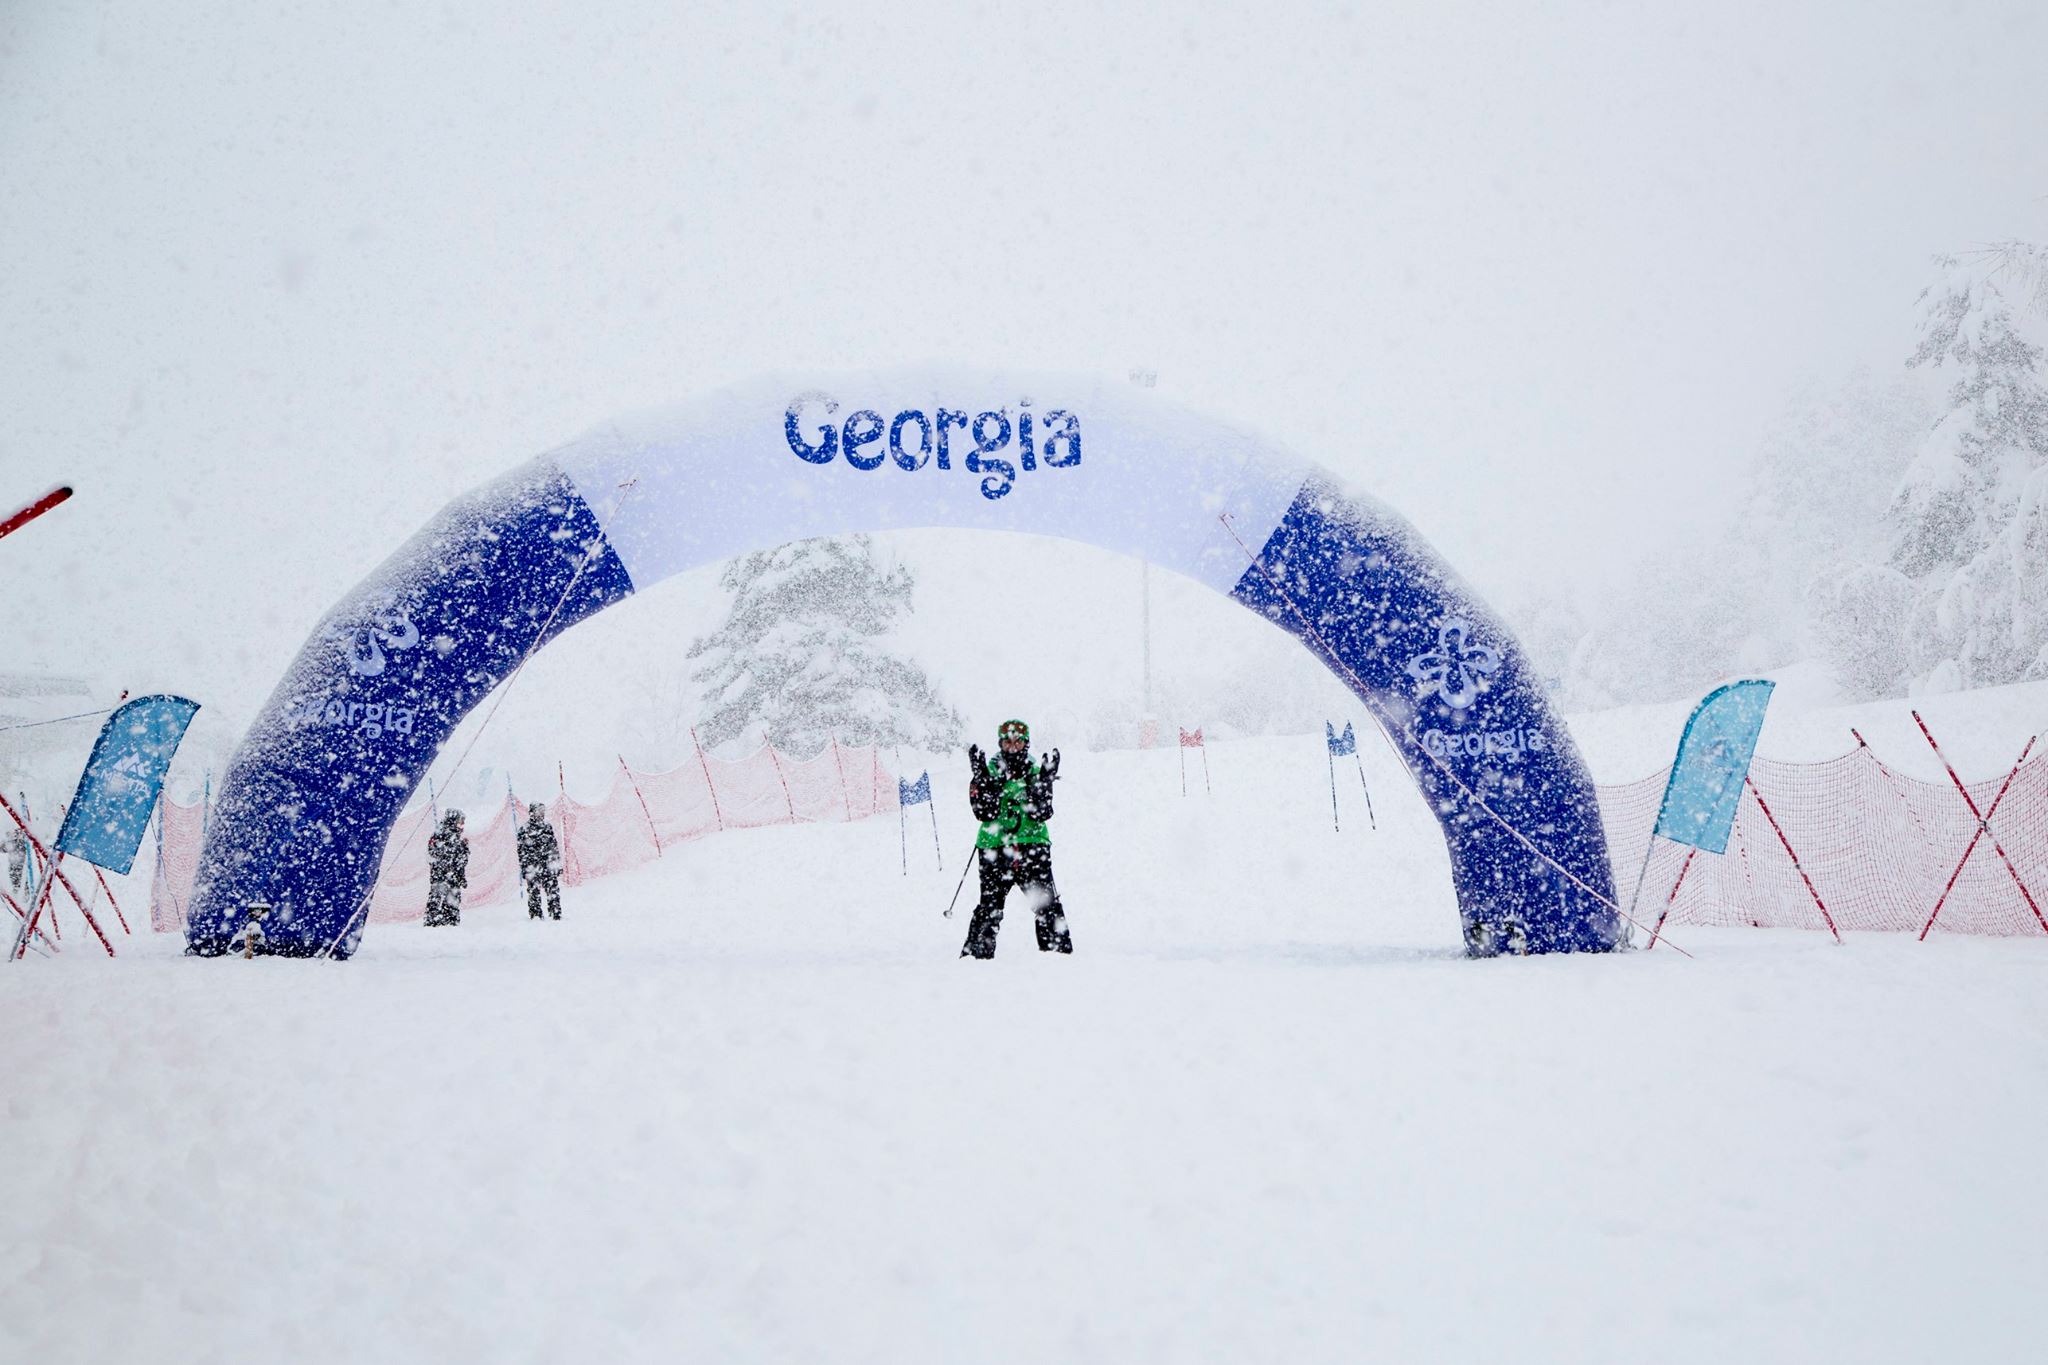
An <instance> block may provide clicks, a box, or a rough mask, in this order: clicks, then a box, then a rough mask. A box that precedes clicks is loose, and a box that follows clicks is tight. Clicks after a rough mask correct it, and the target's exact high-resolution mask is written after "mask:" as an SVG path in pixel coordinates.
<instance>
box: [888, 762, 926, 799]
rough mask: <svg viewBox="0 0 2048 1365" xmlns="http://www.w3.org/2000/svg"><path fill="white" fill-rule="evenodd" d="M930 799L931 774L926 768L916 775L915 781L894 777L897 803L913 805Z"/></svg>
mask: <svg viewBox="0 0 2048 1365" xmlns="http://www.w3.org/2000/svg"><path fill="white" fill-rule="evenodd" d="M931 799H932V774H931V769H929V768H927V769H925V770H924V771H923V772H921V773H919V774H918V775H917V781H915V782H905V781H904V780H903V779H902V778H900V777H899V778H897V779H896V800H897V804H898V805H904V806H915V805H919V804H921V803H922V802H925V801H929V800H931Z"/></svg>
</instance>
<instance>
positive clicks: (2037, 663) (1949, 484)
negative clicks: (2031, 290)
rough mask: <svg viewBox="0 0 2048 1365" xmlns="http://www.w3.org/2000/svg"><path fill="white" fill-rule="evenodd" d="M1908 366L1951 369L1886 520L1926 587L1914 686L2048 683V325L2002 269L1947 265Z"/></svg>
mask: <svg viewBox="0 0 2048 1365" xmlns="http://www.w3.org/2000/svg"><path fill="white" fill-rule="evenodd" d="M1941 263H1942V265H1943V266H1944V268H1945V270H1946V272H1947V273H1946V276H1945V278H1944V279H1943V280H1942V281H1941V282H1940V283H1939V284H1936V285H1934V286H1932V287H1931V288H1929V289H1928V290H1927V291H1926V292H1925V293H1924V294H1923V295H1922V296H1921V302H1922V307H1923V314H1922V323H1921V336H1920V344H1919V347H1918V348H1917V349H1916V350H1915V351H1914V353H1913V356H1912V359H1911V360H1910V361H1908V364H1911V365H1914V366H1925V367H1930V368H1936V369H1950V370H1952V371H1953V372H1954V374H1955V383H1954V384H1953V385H1952V386H1951V388H1950V390H1949V410H1948V412H1947V414H1946V415H1944V416H1943V417H1942V419H1941V420H1940V421H1939V422H1937V423H1936V424H1935V426H1934V429H1933V430H1932V431H1931V432H1929V433H1928V435H1927V438H1926V440H1925V442H1924V443H1923V444H1922V446H1921V448H1920V452H1919V454H1918V455H1917V456H1916V457H1915V458H1914V460H1913V462H1912V464H1911V465H1909V466H1908V467H1907V469H1906V472H1905V475H1904V477H1903V478H1902V479H1901V480H1900V482H1899V487H1898V491H1897V493H1896V494H1895V496H1894V497H1893V500H1892V505H1891V508H1890V510H1889V511H1888V512H1887V514H1886V518H1885V520H1886V525H1887V529H1888V530H1889V532H1890V562H1891V567H1892V568H1894V569H1895V570H1897V571H1898V572H1899V573H1901V574H1903V575H1905V577H1906V578H1908V579H1909V580H1911V581H1912V583H1913V585H1914V587H1915V589H1916V592H1915V602H1914V610H1913V613H1912V618H1911V622H1910V634H1911V640H1910V646H1911V653H1910V654H1909V656H1908V658H1907V660H1906V667H1907V671H1908V672H1909V673H1910V675H1911V677H1912V687H1913V690H1915V691H1947V690H1951V689H1955V688H1964V687H1988V686H1994V685H1997V684H1999V683H2008V682H2018V681H2021V680H2023V679H2030V678H2040V677H2048V385H2044V375H2043V372H2042V365H2041V362H2042V347H2041V345H2040V344H2038V342H2037V340H2036V339H2035V338H2034V337H2033V336H2030V335H2029V332H2030V331H2034V332H2038V331H2039V330H2040V329H2041V321H2040V319H2038V318H2037V317H2033V316H2029V314H2028V312H2027V310H2026V309H2025V308H2024V304H2023V307H2022V310H2021V312H2020V315H2019V316H2018V317H2015V315H2014V309H2013V308H2012V307H2011V305H2010V304H2009V303H2008V301H2007V300H2006V298H2005V296H2004V295H2003V294H2002V293H2001V290H2000V285H1999V281H1998V273H1999V272H1997V271H1992V270H1986V269H1985V268H1983V267H1982V266H1971V265H1965V264H1962V263H1959V262H1956V261H1954V260H1948V259H1944V260H1943V261H1942V262H1941Z"/></svg>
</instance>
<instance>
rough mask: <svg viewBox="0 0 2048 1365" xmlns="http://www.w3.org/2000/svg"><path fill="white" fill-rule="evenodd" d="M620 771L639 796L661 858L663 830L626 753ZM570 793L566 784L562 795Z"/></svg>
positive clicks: (655, 848)
mask: <svg viewBox="0 0 2048 1365" xmlns="http://www.w3.org/2000/svg"><path fill="white" fill-rule="evenodd" d="M556 771H557V772H560V771H561V768H560V767H559V765H558V766H557V767H556ZM619 771H620V772H622V773H624V774H625V775H626V782H627V783H628V785H630V786H631V787H632V788H633V795H634V796H636V797H638V798H639V801H640V814H641V815H642V816H644V817H645V818H646V820H647V832H648V833H649V834H652V835H653V836H654V856H655V857H657V858H659V857H660V856H661V831H660V830H658V829H656V828H655V827H654V812H653V811H650V810H649V809H647V798H646V797H645V796H641V795H640V779H639V778H637V777H635V776H633V770H632V769H631V768H628V767H627V766H626V756H625V755H624V754H620V755H619ZM568 794H569V792H568V788H567V787H566V786H565V787H564V788H563V789H562V795H563V796H564V797H566V796H568Z"/></svg>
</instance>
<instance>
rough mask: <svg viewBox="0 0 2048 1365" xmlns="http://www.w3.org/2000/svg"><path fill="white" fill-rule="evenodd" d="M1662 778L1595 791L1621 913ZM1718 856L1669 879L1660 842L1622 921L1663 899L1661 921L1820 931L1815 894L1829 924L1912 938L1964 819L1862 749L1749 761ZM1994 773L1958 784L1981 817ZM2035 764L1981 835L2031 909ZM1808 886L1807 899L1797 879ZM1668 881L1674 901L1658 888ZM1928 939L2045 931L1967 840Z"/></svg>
mask: <svg viewBox="0 0 2048 1365" xmlns="http://www.w3.org/2000/svg"><path fill="white" fill-rule="evenodd" d="M1668 772H1669V770H1666V772H1663V773H1658V774H1657V775H1655V776H1654V777H1646V778H1643V779H1642V780H1641V781H1639V782H1630V783H1627V784H1625V785H1622V786H1614V787H1602V788H1600V815H1601V820H1602V822H1603V823H1604V824H1605V825H1606V827H1607V847H1608V851H1609V854H1610V856H1611V857H1612V858H1613V861H1614V885H1615V890H1616V893H1617V894H1618V895H1619V896H1620V897H1621V900H1622V904H1623V906H1624V908H1626V906H1627V904H1628V898H1629V896H1630V894H1631V892H1632V891H1633V890H1634V887H1635V885H1636V877H1637V874H1638V872H1639V871H1641V869H1642V866H1643V862H1642V860H1643V851H1644V846H1645V844H1646V842H1647V841H1648V840H1649V837H1650V827H1651V825H1652V824H1653V823H1654V822H1655V820H1656V818H1657V806H1658V803H1659V802H1660V801H1661V800H1662V799H1663V795H1664V782H1665V778H1666V777H1667V776H1668ZM1749 777H1750V782H1751V783H1752V784H1753V786H1754V790H1748V789H1745V790H1744V792H1743V794H1742V801H1741V804H1740V805H1739V806H1738V807H1737V808H1736V814H1735V827H1734V831H1733V833H1732V834H1731V836H1730V838H1729V840H1728V848H1727V851H1726V852H1725V853H1721V854H1713V853H1704V852H1703V853H1700V854H1698V855H1696V856H1694V857H1693V858H1692V862H1691V865H1690V866H1689V867H1685V878H1684V880H1683V882H1679V880H1678V878H1679V870H1680V868H1681V867H1682V866H1684V865H1685V862H1686V856H1687V854H1688V853H1690V852H1691V850H1690V849H1688V848H1686V847H1685V846H1683V845H1680V844H1674V843H1671V842H1669V841H1668V840H1664V839H1659V840H1658V841H1657V843H1656V848H1655V850H1654V851H1653V852H1652V853H1651V855H1650V864H1649V873H1648V875H1647V876H1646V877H1644V879H1643V891H1642V898H1641V900H1640V901H1639V902H1638V903H1637V906H1636V910H1635V918H1636V919H1637V920H1638V921H1640V922H1641V923H1643V924H1644V925H1651V924H1654V923H1655V922H1656V919H1657V916H1658V915H1659V914H1661V913H1663V910H1664V907H1665V905H1666V903H1667V900H1668V902H1669V904H1670V907H1671V914H1670V918H1669V920H1668V921H1667V926H1668V925H1684V924H1707V925H1740V924H1747V925H1755V926H1758V927H1760V928H1803V929H1825V928H1826V927H1827V926H1826V922H1825V920H1823V918H1822V916H1821V912H1820V909H1819V907H1818V906H1816V905H1815V903H1814V897H1815V895H1818V896H1819V898H1820V901H1821V904H1824V905H1825V906H1826V907H1827V911H1828V914H1829V915H1830V916H1832V917H1833V919H1834V922H1835V924H1836V926H1837V927H1838V928H1840V929H1843V930H1850V929H1890V930H1900V931H1906V932H1910V933H1915V934H1917V933H1919V932H1920V931H1921V929H1922V928H1923V927H1924V926H1925V925H1926V924H1927V920H1928V916H1929V915H1930V914H1931V913H1932V912H1933V910H1934V907H1935V903H1936V901H1938V900H1941V898H1942V892H1943V888H1944V887H1945V886H1947V885H1948V881H1949V877H1950V876H1951V874H1952V873H1953V872H1954V870H1955V867H1956V864H1957V863H1958V862H1959V861H1961V859H1962V857H1963V853H1964V850H1965V849H1967V848H1969V845H1970V839H1971V836H1972V835H1974V834H1976V833H1977V817H1976V816H1974V815H1972V814H1971V813H1970V809H1969V807H1968V806H1966V805H1965V804H1964V803H1963V798H1962V795H1961V793H1959V792H1958V791H1957V790H1956V789H1955V786H1954V784H1952V783H1950V782H1949V781H1947V780H1946V779H1943V780H1940V781H1933V782H1929V781H1923V780H1921V779H1918V778H1912V777H1907V776H1905V775H1903V774H1901V773H1898V772H1895V771H1893V770H1892V769H1890V768H1888V767H1886V766H1885V765H1884V764H1883V763H1882V762H1880V761H1879V760H1878V758H1877V757H1876V755H1875V754H1873V753H1872V752H1871V751H1870V750H1869V749H1857V750H1855V751H1854V752H1852V753H1848V754H1845V755H1843V756H1842V757H1840V758H1835V759H1829V760H1828V761H1827V762H1824V763H1779V762H1774V761H1772V760H1770V759H1764V758H1759V759H1757V760H1756V761H1755V762H1753V763H1752V764H1751V765H1750V770H1749ZM2004 783H2005V777H2004V775H2003V774H2000V775H1999V776H1997V777H1992V778H1987V779H1985V780H1983V781H1980V782H1972V783H1969V784H1967V785H1968V786H1969V789H1970V795H1971V797H1972V798H1973V799H1974V800H1975V801H1976V803H1977V807H1978V809H1979V810H1987V809H1989V807H1990V804H1991V802H1992V800H1993V799H1994V798H1995V797H1996V796H1997V794H1998V790H1999V788H2000V787H2001V786H2003V785H2004ZM1758 792H1761V793H1762V794H1763V800H1764V802H1765V803H1767V804H1768V805H1769V806H1770V813H1771V814H1772V815H1774V816H1776V817H1777V821H1778V825H1779V827H1780V828H1782V829H1783V830H1784V835H1785V842H1788V843H1790V844H1791V846H1792V852H1793V853H1796V854H1797V855H1798V858H1799V868H1795V867H1794V866H1793V864H1792V857H1791V855H1790V854H1788V853H1787V852H1786V848H1785V843H1781V842H1780V841H1779V838H1778V835H1777V834H1776V833H1775V832H1774V831H1773V830H1772V828H1771V825H1770V822H1769V821H1768V820H1767V819H1766V818H1765V817H1764V812H1763V809H1762V807H1761V806H1760V805H1759V804H1758V801H1757V793H1758ZM2044 797H2048V761H2044V760H2041V759H2035V760H2033V761H2032V762H2029V763H2027V764H2025V765H2024V766H2023V767H2021V768H2020V770H2019V772H2018V774H2017V775H2016V776H2015V777H2014V778H2013V779H2012V788H2011V790H2009V791H2007V792H2006V793H2005V799H2004V801H2003V802H2002V803H2001V804H2000V805H1999V807H1998V812H1997V814H1996V815H1994V816H1992V817H1991V828H1992V831H1993V832H1994V833H1995V834H1996V836H1997V839H1998V842H1999V844H2000V846H2002V847H2003V848H2004V849H2005V851H2006V853H2007V854H2008V855H2010V856H2011V858H2012V862H2013V866H2014V868H2015V869H2016V870H2017V871H2018V873H2019V876H2020V878H2021V879H2022V880H2023V881H2024V882H2025V883H2026V885H2027V888H2028V890H2029V891H2031V892H2032V893H2033V896H2034V898H2035V900H2037V901H2038V900H2039V899H2040V896H2041V892H2042V890H2043V889H2048V801H2044ZM1801 868H1803V869H1804V870H1805V873H1806V877H1807V878H1808V879H1810V880H1811V881H1812V883H1813V891H1812V892H1811V893H1809V892H1808V890H1807V887H1806V883H1805V882H1804V881H1802V880H1801V878H1800V875H1799V872H1800V869H1801ZM1674 883H1678V894H1677V895H1676V896H1675V897H1672V896H1671V894H1670V893H1671V888H1672V886H1673V884H1674ZM1934 927H1935V932H1937V933H1939V932H1943V931H1946V932H1949V933H1968V934H2041V933H2048V927H2044V926H2043V924H2042V923H2041V921H2040V919H2039V918H2037V917H2036V914H2035V912H2034V910H2033V909H2032V908H2031V907H2030V906H2029V905H2028V904H2027V897H2026V895H2025V894H2023V893H2022V892H2021V889H2020V886H2019V885H2018V883H2016V882H2015V881H2014V879H2013V877H2012V876H2011V875H2010V874H2009V873H2008V872H2007V871H2006V869H2005V866H2004V864H2003V863H2002V862H2001V861H2000V860H1999V857H1998V854H1997V853H1996V852H1995V851H1994V850H1993V848H1992V845H1991V841H1990V839H1989V838H1986V839H1983V840H1980V841H1979V842H1978V844H1977V847H1976V848H1975V850H1973V851H1972V852H1971V853H1970V857H1969V862H1968V863H1967V864H1965V865H1964V867H1963V870H1962V874H1961V875H1960V876H1959V877H1957V878H1956V882H1955V886H1954V889H1953V890H1951V891H1949V892H1948V895H1947V899H1946V901H1945V902H1943V904H1942V909H1941V917H1940V919H1939V920H1938V921H1936V923H1935V926H1934Z"/></svg>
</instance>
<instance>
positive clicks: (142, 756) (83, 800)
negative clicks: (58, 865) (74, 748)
mask: <svg viewBox="0 0 2048 1365" xmlns="http://www.w3.org/2000/svg"><path fill="white" fill-rule="evenodd" d="M198 710H199V703H198V702H196V701H187V700H186V699H185V698H183V697H168V696H156V697H137V698H136V699H135V700H134V701H131V702H128V703H127V704H126V705H124V706H121V707H119V708H118V709H117V710H115V712H114V714H113V715H111V716H108V717H107V723H106V724H105V725H104V726H102V727H101V728H100V737H99V739H98V740H97V741H95V742H94V744H93V746H92V757H91V758H89V759H87V760H86V764H85V772H84V773H83V774H81V775H80V777H79V779H78V790H77V792H76V793H74V794H73V796H72V798H71V808H70V809H69V810H68V811H66V812H65V813H64V827H63V828H62V829H60V830H58V831H57V851H58V852H59V853H68V854H70V855H71V856H72V857H74V858H83V859H84V860H85V861H86V862H89V863H92V864H94V865H95V866H98V867H103V868H105V869H106V870H107V871H109V872H122V873H125V872H127V871H128V869H129V868H130V867H132V866H134V863H135V850H136V849H138V848H140V847H141V846H142V835H143V832H144V831H145V830H147V829H148V828H149V813H150V811H151V810H153V809H155V807H156V798H157V794H158V793H159V792H161V791H162V790H163V785H164V774H165V773H166V772H168V771H169V770H170V766H171V755H172V754H174V753H176V752H177V751H178V744H179V742H180V741H181V740H183V739H184V738H185V727H186V726H188V725H190V724H191V723H192V717H193V716H194V715H195V714H196V713H197V712H198Z"/></svg>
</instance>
